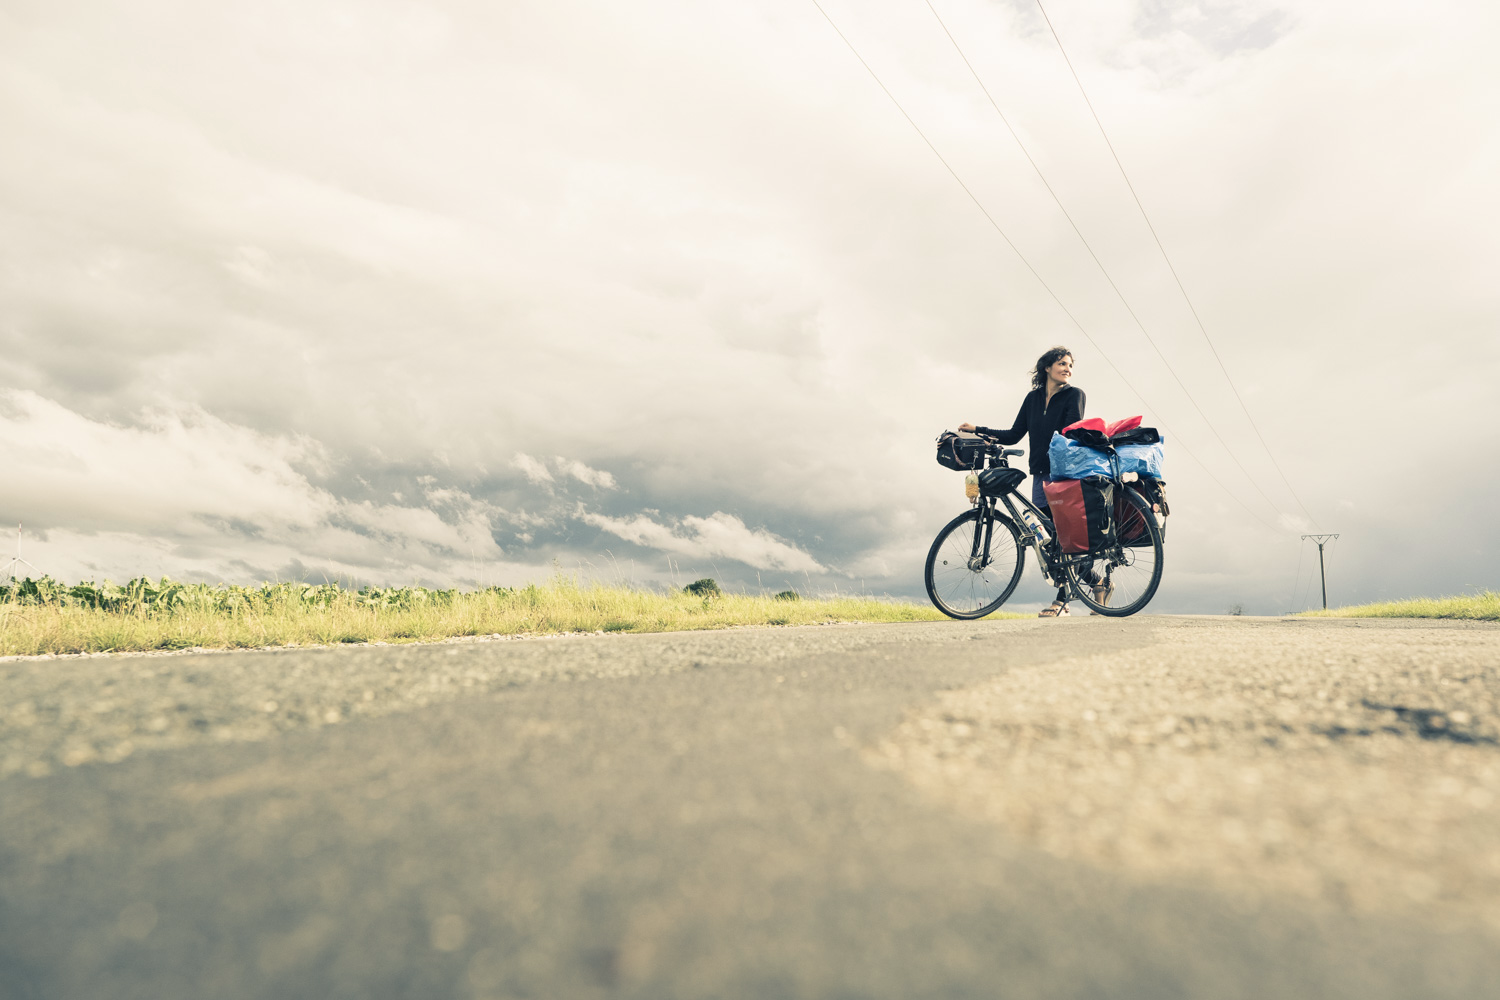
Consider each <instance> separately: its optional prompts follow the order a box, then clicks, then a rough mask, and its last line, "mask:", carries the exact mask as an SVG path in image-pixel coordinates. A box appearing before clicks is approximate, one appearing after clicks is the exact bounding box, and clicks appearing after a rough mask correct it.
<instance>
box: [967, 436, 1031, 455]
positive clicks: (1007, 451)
mask: <svg viewBox="0 0 1500 1000" xmlns="http://www.w3.org/2000/svg"><path fill="white" fill-rule="evenodd" d="M973 434H974V436H975V437H977V438H978V439H979V440H981V441H983V442H984V443H985V444H988V445H994V446H996V447H997V448H998V451H999V453H1000V454H1001V455H1004V456H1005V457H1006V458H1015V457H1016V456H1018V455H1024V454H1026V449H1024V448H999V447H998V446H999V444H1000V439H999V438H997V437H994V436H993V435H990V434H983V433H980V432H979V431H974V432H973Z"/></svg>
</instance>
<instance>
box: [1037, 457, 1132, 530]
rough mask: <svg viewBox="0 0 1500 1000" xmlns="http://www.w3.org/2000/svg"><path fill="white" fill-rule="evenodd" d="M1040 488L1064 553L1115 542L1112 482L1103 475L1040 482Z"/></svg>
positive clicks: (1113, 486)
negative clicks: (1045, 496)
mask: <svg viewBox="0 0 1500 1000" xmlns="http://www.w3.org/2000/svg"><path fill="white" fill-rule="evenodd" d="M1054 440H1055V439H1054ZM1042 490H1043V491H1044V492H1045V493H1046V494H1047V506H1048V507H1050V508H1051V509H1052V524H1053V526H1054V527H1056V529H1057V541H1058V544H1059V545H1061V546H1062V550H1063V551H1064V552H1067V553H1077V552H1089V551H1091V550H1097V549H1101V548H1103V547H1104V546H1106V545H1110V544H1112V543H1113V542H1114V535H1115V533H1114V517H1113V514H1114V506H1115V484H1114V483H1113V482H1111V481H1110V480H1108V479H1106V478H1104V477H1102V476H1090V477H1089V478H1087V479H1061V480H1057V481H1055V482H1046V483H1043V484H1042Z"/></svg>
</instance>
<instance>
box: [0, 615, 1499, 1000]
mask: <svg viewBox="0 0 1500 1000" xmlns="http://www.w3.org/2000/svg"><path fill="white" fill-rule="evenodd" d="M0 692H3V701H0V997H3V998H5V1000H12V998H14V1000H30V998H48V1000H53V998H80V1000H103V998H150V1000H179V998H180V1000H205V998H258V997H266V998H271V997H275V998H278V1000H281V998H302V997H307V998H345V997H347V998H385V997H391V998H396V997H401V998H413V1000H419V998H420V1000H431V998H447V997H460V998H471V997H472V998H476V1000H483V998H549V1000H553V998H556V1000H568V998H585V1000H586V998H605V997H634V998H652V1000H656V998H660V1000H669V998H677V997H693V998H753V1000H762V998H765V1000H773V998H783V997H786V998H800V997H818V998H838V1000H855V998H893V1000H916V998H927V997H933V998H939V997H1049V998H1051V997H1101V998H1102V997H1110V998H1117V997H1142V998H1153V1000H1154V998H1173V997H1204V998H1215V1000H1219V998H1235V997H1247V998H1248V997H1254V998H1264V997H1278V998H1281V997H1318V998H1324V997H1359V998H1378V997H1402V998H1410V997H1421V998H1430V997H1497V996H1500V628H1497V627H1496V626H1494V625H1485V624H1465V623H1444V622H1402V621H1380V620H1373V621H1337V620H1286V619H1241V618H1217V619H1214V618H1168V617H1148V616H1142V617H1138V618H1133V619H1127V620H1124V621H1114V620H1109V619H1102V618H1081V617H1080V618H1071V619H1064V620H1060V621H1040V620H1030V621H998V622H980V623H968V624H964V623H913V624H906V625H870V626H824V627H808V628H797V629H743V630H733V631H725V632H713V633H674V634H665V635H643V636H629V635H627V636H614V635H611V636H595V637H582V638H569V639H553V640H532V641H522V642H466V643H445V644H435V645H426V646H401V647H362V648H347V649H326V650H293V651H281V652H246V653H223V654H196V655H176V656H117V657H79V658H55V659H28V660H9V661H5V662H0Z"/></svg>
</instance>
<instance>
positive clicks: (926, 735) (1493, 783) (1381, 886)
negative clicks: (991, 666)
mask: <svg viewBox="0 0 1500 1000" xmlns="http://www.w3.org/2000/svg"><path fill="white" fill-rule="evenodd" d="M1226 630H1230V631H1229V633H1228V634H1226ZM1156 638H1157V643H1156V645H1154V646H1152V647H1149V648H1147V649H1144V650H1140V651H1137V652H1134V653H1130V654H1127V655H1116V654H1107V655H1097V656H1086V657H1080V658H1076V659H1071V660H1064V661H1060V662H1053V663H1048V664H1045V665H1040V666H1036V667H1028V668H1022V669H1018V670H1014V671H1011V672H1009V673H1007V674H1006V675H1004V676H1003V677H1000V678H998V679H996V680H994V681H992V682H989V683H986V684H983V685H980V686H978V687H975V688H972V689H968V690H963V691H952V692H947V693H944V694H943V695H942V696H941V697H940V698H939V700H938V703H937V704H936V705H933V706H928V707H926V708H924V709H922V710H919V711H916V712H914V713H913V714H912V715H911V716H910V717H909V718H908V719H907V721H905V722H904V723H903V724H902V725H901V726H900V727H899V729H898V730H897V731H896V732H894V733H893V734H891V736H890V738H889V739H887V740H885V741H884V742H882V743H880V744H879V745H878V746H874V747H871V748H870V749H869V750H868V751H867V757H868V759H869V760H870V761H871V762H872V763H874V764H876V765H877V766H881V767H887V768H891V769H894V770H896V771H898V772H899V773H901V774H903V775H905V776H906V777H907V778H909V779H910V780H911V781H912V782H914V783H915V784H916V785H918V786H919V787H921V788H922V789H924V790H926V791H927V792H929V793H930V794H931V795H932V796H934V797H936V798H937V799H938V800H940V801H942V802H944V803H946V804H948V805H951V806H953V807H955V808H957V809H959V810H961V811H963V812H965V813H967V814H971V815H976V816H980V817H984V818H986V819H989V820H992V821H994V822H997V823H999V824H1001V825H1002V826H1003V827H1004V828H1005V829H1007V830H1009V831H1010V832H1011V833H1013V834H1014V835H1016V836H1019V837H1021V838H1023V839H1024V840H1027V841H1029V842H1032V843H1034V844H1036V845H1038V846H1040V847H1042V848H1043V849H1045V850H1047V851H1049V852H1051V853H1053V854H1055V855H1058V856H1062V857H1068V858H1077V859H1081V860H1088V861H1092V862H1094V863H1098V864H1100V865H1105V866H1109V867H1116V868H1122V869H1125V870H1127V871H1129V872H1133V873H1135V874H1137V875H1140V876H1143V877H1149V878H1153V879H1158V878H1169V879H1178V880H1182V881H1184V882H1190V883H1207V884H1210V885H1213V886H1216V887H1218V888H1223V889H1227V890H1229V891H1231V892H1237V893H1241V894H1243V895H1244V896H1245V898H1247V899H1254V898H1256V897H1257V896H1258V895H1259V894H1262V893H1266V892H1273V893H1279V892H1285V893H1292V894H1296V895H1299V896H1303V897H1311V898H1315V899H1319V900H1322V901H1324V902H1326V903H1328V904H1330V905H1334V906H1338V907H1344V908H1352V909H1355V910H1359V911H1364V912H1371V911H1389V910H1399V909H1411V908H1417V909H1420V910H1422V911H1424V912H1427V913H1428V914H1430V915H1432V916H1435V917H1438V918H1440V919H1447V920H1453V921H1457V922H1460V923H1465V924H1472V923H1480V924H1485V925H1487V926H1488V927H1489V928H1490V929H1491V930H1493V931H1494V932H1496V933H1500V627H1496V626H1491V625H1459V624H1456V623H1428V622H1421V623H1418V622H1401V621H1396V622H1386V621H1371V622H1360V623H1358V624H1357V625H1356V624H1354V623H1328V622H1326V621H1319V622H1316V623H1313V622H1299V621H1288V620H1264V621H1259V622H1256V621H1252V620H1245V621H1243V622H1238V623H1229V622H1226V621H1224V620H1222V619H1221V620H1218V621H1206V620H1201V619H1199V620H1195V619H1178V620H1171V619H1163V620H1162V621H1161V622H1160V624H1159V627H1158V629H1157V635H1156Z"/></svg>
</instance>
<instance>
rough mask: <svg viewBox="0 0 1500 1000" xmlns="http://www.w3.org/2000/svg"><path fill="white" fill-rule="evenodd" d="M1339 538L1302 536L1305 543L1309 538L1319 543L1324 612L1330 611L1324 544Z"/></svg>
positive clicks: (1332, 536)
mask: <svg viewBox="0 0 1500 1000" xmlns="http://www.w3.org/2000/svg"><path fill="white" fill-rule="evenodd" d="M1337 537H1339V536H1338V535H1303V536H1302V540H1303V541H1304V542H1305V541H1307V540H1308V539H1309V538H1311V539H1312V540H1313V541H1315V542H1317V543H1318V576H1319V577H1320V578H1321V579H1322V581H1323V610H1324V611H1327V610H1328V574H1327V573H1326V572H1324V570H1323V544H1324V543H1325V542H1327V541H1328V540H1329V539H1330V538H1337Z"/></svg>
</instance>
